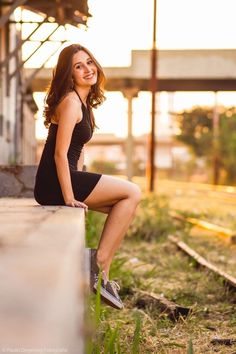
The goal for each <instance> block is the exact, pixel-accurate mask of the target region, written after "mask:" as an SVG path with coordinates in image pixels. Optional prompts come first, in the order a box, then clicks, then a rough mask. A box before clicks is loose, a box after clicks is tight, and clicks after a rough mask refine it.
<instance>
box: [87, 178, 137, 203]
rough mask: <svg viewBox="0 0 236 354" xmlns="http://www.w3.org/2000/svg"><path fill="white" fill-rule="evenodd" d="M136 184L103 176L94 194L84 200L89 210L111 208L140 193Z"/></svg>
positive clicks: (93, 191)
mask: <svg viewBox="0 0 236 354" xmlns="http://www.w3.org/2000/svg"><path fill="white" fill-rule="evenodd" d="M138 191H139V188H138V187H137V185H136V184H134V183H132V182H129V181H126V180H123V179H121V178H116V177H112V176H107V175H102V176H101V178H100V180H99V181H98V183H97V184H96V186H95V187H94V189H93V190H92V192H91V193H90V194H89V196H88V197H87V198H86V199H85V200H84V203H85V204H87V205H88V207H89V208H96V207H111V206H113V205H114V204H115V203H117V202H118V201H119V200H121V199H124V198H127V197H129V196H130V195H132V194H133V193H138Z"/></svg>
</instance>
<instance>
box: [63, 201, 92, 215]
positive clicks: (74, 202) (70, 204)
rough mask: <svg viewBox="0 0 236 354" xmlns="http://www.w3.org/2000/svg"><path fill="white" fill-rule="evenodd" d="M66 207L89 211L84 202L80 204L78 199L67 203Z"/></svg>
mask: <svg viewBox="0 0 236 354" xmlns="http://www.w3.org/2000/svg"><path fill="white" fill-rule="evenodd" d="M66 205H67V206H70V207H75V208H83V209H84V210H85V211H86V212H87V211H88V206H87V205H86V204H84V203H83V202H79V201H78V200H76V199H71V200H68V201H66Z"/></svg>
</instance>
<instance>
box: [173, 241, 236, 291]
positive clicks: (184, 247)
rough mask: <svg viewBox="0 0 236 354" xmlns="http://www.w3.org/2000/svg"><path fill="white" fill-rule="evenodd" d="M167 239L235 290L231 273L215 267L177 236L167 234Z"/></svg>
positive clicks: (235, 283) (235, 285)
mask: <svg viewBox="0 0 236 354" xmlns="http://www.w3.org/2000/svg"><path fill="white" fill-rule="evenodd" d="M168 239H169V240H170V241H171V242H173V243H175V244H176V245H177V246H178V248H180V249H181V250H182V251H184V252H185V253H186V254H188V255H189V256H190V257H192V258H193V259H194V260H195V261H196V262H197V263H198V264H199V265H200V266H202V267H205V268H207V269H209V270H211V271H212V272H214V273H215V274H217V275H218V276H220V277H221V278H223V279H224V282H225V283H226V284H227V285H228V286H229V287H230V288H232V289H234V290H236V278H234V277H232V276H231V275H229V274H227V273H226V272H224V271H222V270H221V269H219V268H217V267H216V266H215V265H213V264H212V263H210V262H208V261H207V260H206V259H205V258H203V257H202V256H201V255H200V254H198V253H197V252H196V251H194V250H193V249H192V248H191V247H189V246H188V245H187V244H186V243H185V242H183V241H179V240H178V238H177V237H175V236H173V235H169V236H168Z"/></svg>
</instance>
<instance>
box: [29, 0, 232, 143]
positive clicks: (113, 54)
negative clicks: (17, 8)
mask: <svg viewBox="0 0 236 354" xmlns="http://www.w3.org/2000/svg"><path fill="white" fill-rule="evenodd" d="M88 4H89V11H90V13H91V14H92V15H93V17H92V18H90V19H89V20H88V28H87V30H84V29H77V28H75V27H73V26H69V25H68V26H66V29H64V28H62V27H61V28H60V29H59V30H58V31H57V32H56V33H55V34H54V35H53V37H52V39H54V40H58V38H60V39H67V40H70V41H71V42H73V43H81V44H83V45H85V46H86V47H88V48H89V49H90V50H91V51H92V52H93V54H94V55H95V57H96V58H97V59H98V61H99V62H100V63H101V65H102V66H104V67H106V66H128V65H130V61H131V51H132V49H150V48H151V46H152V27H153V0H119V1H117V0H100V1H97V0H89V1H88ZM235 13H236V0H198V1H196V0H157V47H158V49H194V48H195V49H196V48H198V49H199V48H202V49H206V48H209V49H215V48H222V49H223V48H236V36H235V27H236V25H235ZM25 16H27V14H26V15H25ZM31 17H32V16H31ZM29 26H30V25H29ZM31 26H32V25H31ZM52 26H55V24H50V27H52ZM48 30H49V28H48V27H47V25H44V26H43V28H42V31H41V33H37V35H35V36H34V37H33V39H34V40H37V39H43V38H44V37H45V35H46V33H47V31H48ZM28 31H29V28H28V27H27V25H25V26H24V28H23V35H27V33H28ZM37 45H38V44H37V42H35V43H31V44H29V43H26V44H25V45H24V48H23V55H24V56H27V55H28V54H29V53H30V52H31V51H32V50H33V48H34V47H35V46H37ZM66 45H68V43H67V44H66ZM57 46H58V43H57V42H55V43H46V44H45V47H44V48H42V50H41V51H40V52H39V55H37V57H36V56H34V57H32V60H29V62H28V63H27V65H28V66H36V65H38V64H40V59H41V58H43V57H44V56H45V53H47V52H50V50H51V48H52V47H53V48H54V49H56V48H57ZM57 55H58V53H56V55H55V56H54V57H52V59H51V60H49V61H48V63H47V66H49V67H52V66H54V65H55V63H56V59H57ZM36 96H37V97H36ZM36 96H35V98H36V100H37V102H38V104H39V106H40V107H41V106H42V98H43V97H42V95H36ZM168 100H169V98H168V95H167V94H166V93H162V94H161V95H160V97H159V98H158V102H159V104H160V107H159V108H160V110H161V111H163V112H162V113H161V114H160V117H159V121H160V122H161V121H162V123H163V124H164V123H166V128H164V129H167V130H168V127H169V126H170V125H171V122H170V117H167V116H168V114H167V113H166V111H167V110H168V109H167V102H168ZM218 101H219V103H223V104H227V105H232V104H234V102H236V94H235V93H227V94H224V93H220V94H219V96H218ZM212 102H214V95H213V93H211V92H206V93H176V94H175V97H174V103H173V102H172V107H171V108H172V109H175V110H180V109H183V108H185V107H186V108H189V107H191V106H193V105H197V104H199V105H201V104H203V105H211V104H212ZM133 104H134V134H135V135H140V134H142V133H146V132H148V131H149V127H150V104H151V103H150V94H149V93H147V92H141V93H140V94H139V97H138V98H137V99H134V102H133ZM114 107H115V109H114ZM126 110H127V102H126V100H125V99H124V98H123V96H122V95H121V93H118V92H116V93H110V92H109V93H107V101H106V102H105V103H104V105H103V106H101V107H100V108H99V109H98V110H97V111H95V115H96V118H97V122H98V126H100V130H99V132H101V133H102V132H114V133H115V134H117V135H119V136H124V135H125V134H126V130H127V127H126V125H127V121H126ZM40 115H41V112H40V113H39V117H40ZM39 120H40V118H39ZM37 125H38V128H37V131H38V133H37V134H38V135H40V134H41V135H42V136H43V135H44V134H45V132H43V130H42V121H41V122H39V123H37ZM40 126H41V128H40ZM159 131H160V129H159Z"/></svg>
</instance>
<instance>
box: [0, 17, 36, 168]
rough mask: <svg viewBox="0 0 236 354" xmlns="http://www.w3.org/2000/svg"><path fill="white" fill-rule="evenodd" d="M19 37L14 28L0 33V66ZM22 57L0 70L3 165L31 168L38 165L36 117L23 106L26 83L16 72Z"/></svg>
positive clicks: (11, 61) (0, 127) (0, 130)
mask: <svg viewBox="0 0 236 354" xmlns="http://www.w3.org/2000/svg"><path fill="white" fill-rule="evenodd" d="M18 39H19V33H18V32H17V30H16V27H15V26H14V25H12V24H11V25H8V24H6V25H5V27H3V28H1V29H0V62H1V61H4V60H5V59H6V58H7V56H8V54H9V53H10V52H12V51H13V50H14V48H15V47H16V45H17V41H18ZM19 57H20V53H18V54H17V55H16V56H14V57H12V58H11V59H10V60H8V62H7V64H6V65H3V66H0V164H6V165H11V164H16V163H18V164H19V163H24V164H32V163H35V161H36V157H35V155H36V138H35V133H34V129H35V118H34V113H33V112H32V111H31V110H30V109H29V107H27V103H23V90H22V83H23V79H22V77H21V76H20V75H21V73H20V71H19V70H17V72H16V74H15V75H14V76H13V77H12V78H11V79H10V74H12V73H14V72H15V70H16V69H17V66H18V64H19Z"/></svg>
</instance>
